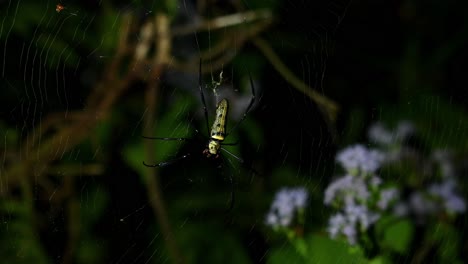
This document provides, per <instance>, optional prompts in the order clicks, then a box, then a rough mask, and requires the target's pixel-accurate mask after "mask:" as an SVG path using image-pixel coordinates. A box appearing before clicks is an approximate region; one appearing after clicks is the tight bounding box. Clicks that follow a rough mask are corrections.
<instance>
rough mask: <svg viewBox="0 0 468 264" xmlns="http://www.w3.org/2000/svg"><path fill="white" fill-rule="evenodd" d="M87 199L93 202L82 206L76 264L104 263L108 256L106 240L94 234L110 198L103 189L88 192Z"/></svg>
mask: <svg viewBox="0 0 468 264" xmlns="http://www.w3.org/2000/svg"><path fill="white" fill-rule="evenodd" d="M87 193H88V196H87V199H88V200H89V201H92V202H87V203H81V206H80V231H81V232H80V241H79V243H78V247H77V249H76V251H77V252H76V256H77V259H76V263H102V262H103V259H104V256H105V254H106V249H107V248H106V243H105V240H104V239H102V238H100V237H97V236H96V235H95V234H93V232H92V230H93V229H94V227H95V225H96V223H97V222H98V221H99V220H100V218H101V217H102V215H103V213H104V212H105V208H106V207H107V206H108V203H109V201H108V200H109V197H108V195H107V193H105V192H104V191H103V190H102V189H98V188H93V189H90V190H87Z"/></svg>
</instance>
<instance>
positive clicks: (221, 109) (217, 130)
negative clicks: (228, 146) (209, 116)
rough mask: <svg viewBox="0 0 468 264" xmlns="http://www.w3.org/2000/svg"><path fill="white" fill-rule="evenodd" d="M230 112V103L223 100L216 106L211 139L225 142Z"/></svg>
mask: <svg viewBox="0 0 468 264" xmlns="http://www.w3.org/2000/svg"><path fill="white" fill-rule="evenodd" d="M227 111H228V101H227V100H226V99H222V100H221V101H219V103H218V105H217V106H216V118H215V121H214V122H213V126H212V127H211V133H210V137H211V138H212V139H215V140H217V141H223V140H224V138H225V136H226V118H227Z"/></svg>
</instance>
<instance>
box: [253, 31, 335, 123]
mask: <svg viewBox="0 0 468 264" xmlns="http://www.w3.org/2000/svg"><path fill="white" fill-rule="evenodd" d="M252 42H253V44H254V45H255V46H256V47H257V48H258V49H259V50H260V51H261V52H262V53H263V55H264V56H265V57H266V58H267V59H268V60H269V61H270V63H271V64H272V65H273V67H274V68H275V69H276V70H277V71H278V72H279V73H280V74H281V76H283V78H284V79H285V80H286V81H287V82H288V83H290V84H291V85H292V86H293V87H294V88H296V89H297V90H298V91H299V92H301V93H303V94H305V95H307V96H309V97H310V98H311V99H312V100H314V102H315V103H316V104H317V105H318V107H319V109H321V110H322V111H323V113H324V114H325V117H326V118H327V119H328V120H331V121H332V122H334V121H335V120H336V116H337V114H338V111H339V107H338V105H337V104H336V103H335V102H334V101H332V100H330V99H328V98H327V97H325V96H323V95H321V94H320V93H318V92H317V91H315V90H314V89H312V88H311V87H309V86H308V85H307V84H305V83H304V82H303V81H301V80H300V79H299V78H297V77H296V75H294V73H293V72H291V71H290V70H289V69H288V67H286V65H285V64H284V63H283V62H282V61H281V59H280V58H279V57H278V55H276V53H275V52H274V50H273V49H272V48H271V47H270V46H269V45H268V43H267V42H266V41H265V40H263V39H262V38H260V37H254V38H253V39H252Z"/></svg>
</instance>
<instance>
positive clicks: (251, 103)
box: [225, 74, 255, 138]
mask: <svg viewBox="0 0 468 264" xmlns="http://www.w3.org/2000/svg"><path fill="white" fill-rule="evenodd" d="M249 80H250V89H251V90H252V97H251V98H250V102H249V105H248V106H247V108H246V109H245V112H244V115H243V116H242V118H241V119H240V120H239V122H237V124H235V125H234V126H233V127H232V128H231V131H229V133H226V136H225V138H227V136H228V135H229V134H231V133H232V132H233V131H234V130H236V128H237V127H238V126H239V124H240V123H242V121H244V119H245V118H246V117H247V114H248V113H249V111H250V108H252V106H253V104H254V102H255V87H254V84H253V81H252V76H251V75H250V74H249Z"/></svg>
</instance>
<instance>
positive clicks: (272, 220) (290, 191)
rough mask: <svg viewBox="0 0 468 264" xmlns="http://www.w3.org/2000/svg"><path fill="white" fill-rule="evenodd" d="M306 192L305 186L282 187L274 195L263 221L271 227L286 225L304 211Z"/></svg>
mask: <svg viewBox="0 0 468 264" xmlns="http://www.w3.org/2000/svg"><path fill="white" fill-rule="evenodd" d="M308 196H309V195H308V192H307V190H306V189H305V188H302V187H297V188H283V189H281V190H280V191H278V192H277V193H276V195H275V198H274V200H273V203H272V204H271V207H270V211H269V212H268V214H267V216H266V219H265V223H266V224H267V225H269V226H271V227H273V228H279V227H288V226H290V225H291V224H292V222H293V220H294V219H295V217H298V216H299V215H300V214H303V213H304V208H305V207H306V204H307V199H308Z"/></svg>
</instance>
